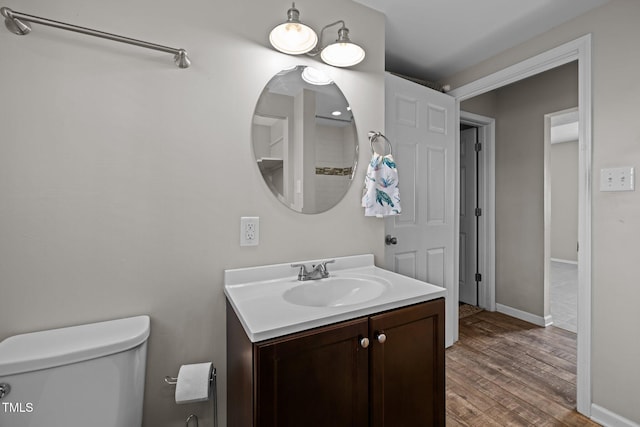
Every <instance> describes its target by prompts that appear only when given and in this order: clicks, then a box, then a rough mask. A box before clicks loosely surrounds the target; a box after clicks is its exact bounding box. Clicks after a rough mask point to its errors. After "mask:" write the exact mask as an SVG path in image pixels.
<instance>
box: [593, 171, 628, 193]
mask: <svg viewBox="0 0 640 427" xmlns="http://www.w3.org/2000/svg"><path fill="white" fill-rule="evenodd" d="M634 175H635V174H634V168H633V167H631V166H628V167H620V168H606V169H601V170H600V191H634V190H635V185H634Z"/></svg>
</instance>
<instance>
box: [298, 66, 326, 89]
mask: <svg viewBox="0 0 640 427" xmlns="http://www.w3.org/2000/svg"><path fill="white" fill-rule="evenodd" d="M302 80H304V81H305V82H307V83H309V84H311V85H316V86H324V85H328V84H331V83H333V80H331V78H330V77H329V76H328V75H326V74H325V73H323V72H322V71H320V70H318V69H316V68H313V67H305V68H304V70H302Z"/></svg>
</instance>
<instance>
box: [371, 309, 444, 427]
mask: <svg viewBox="0 0 640 427" xmlns="http://www.w3.org/2000/svg"><path fill="white" fill-rule="evenodd" d="M369 327H370V338H371V346H370V348H369V351H370V357H371V359H370V363H371V364H370V367H369V369H370V387H371V403H370V410H371V412H370V416H371V426H372V427H432V426H444V425H445V400H444V399H445V371H444V300H443V299H439V300H435V301H430V302H427V303H422V304H418V305H414V306H410V307H406V308H402V309H398V310H394V311H390V312H387V313H383V314H379V315H375V316H372V317H371V318H370V322H369ZM379 334H384V336H385V338H386V340H384V343H380V342H379V341H378V339H377V336H378V335H379Z"/></svg>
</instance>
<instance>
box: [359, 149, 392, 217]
mask: <svg viewBox="0 0 640 427" xmlns="http://www.w3.org/2000/svg"><path fill="white" fill-rule="evenodd" d="M362 206H363V207H364V215H365V216H377V217H383V216H388V215H399V214H400V212H401V211H402V209H401V208H400V191H399V190H398V170H397V169H396V163H395V162H394V161H393V157H392V156H391V154H387V155H386V156H382V155H380V154H377V153H374V154H373V157H372V158H371V162H370V163H369V167H368V168H367V176H366V177H365V179H364V192H363V196H362Z"/></svg>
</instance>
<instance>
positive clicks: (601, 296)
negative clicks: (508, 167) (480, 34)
mask: <svg viewBox="0 0 640 427" xmlns="http://www.w3.org/2000/svg"><path fill="white" fill-rule="evenodd" d="M639 16H640V2H638V1H637V0H612V1H611V2H609V3H607V4H606V5H605V6H602V7H600V8H597V9H594V10H593V11H591V12H588V13H586V14H584V15H582V16H580V17H578V18H576V19H574V20H572V21H569V22H568V23H566V24H563V25H560V26H558V27H556V28H554V29H552V30H550V31H548V32H547V33H545V34H543V35H541V36H539V37H536V38H534V39H532V40H531V41H529V42H526V43H524V44H522V45H520V46H517V47H516V48H513V49H511V50H508V51H506V52H504V53H502V54H500V55H497V56H496V57H494V58H492V59H490V60H488V61H486V62H483V63H481V64H478V65H477V66H474V67H472V68H470V69H468V70H466V71H464V72H462V73H460V74H458V75H456V76H452V77H451V78H448V79H446V83H449V84H451V85H452V87H459V86H461V85H463V84H465V83H469V82H472V81H475V80H477V79H478V78H480V77H483V76H486V75H489V74H491V73H493V72H496V71H498V70H501V69H504V68H505V67H507V66H509V65H513V64H515V63H517V62H519V61H522V60H524V59H526V58H529V57H531V56H533V55H536V54H539V53H541V52H544V51H546V50H549V49H551V48H553V47H556V46H558V45H560V44H562V43H566V42H569V41H571V40H575V39H577V38H578V37H581V36H583V35H585V34H587V33H591V34H592V42H593V48H592V64H593V86H592V87H593V169H592V171H591V172H592V177H593V178H594V180H595V182H594V185H593V194H592V196H593V199H592V210H593V211H592V214H593V218H592V246H593V247H592V249H593V252H592V289H593V295H592V298H593V307H592V331H591V336H592V339H591V345H592V359H591V369H592V375H591V381H592V387H593V401H594V403H595V404H596V405H599V406H601V407H603V408H606V409H608V410H610V411H613V412H614V413H617V414H619V415H621V416H623V417H625V418H627V419H629V420H632V421H634V422H635V423H640V405H639V404H638V389H637V387H638V384H640V369H639V368H638V360H640V341H638V340H637V339H630V337H636V336H637V335H638V331H637V327H638V325H640V310H638V308H637V301H639V300H640V287H639V286H638V285H637V283H638V279H637V278H638V276H640V262H639V258H638V251H637V250H636V249H635V248H636V246H637V240H638V235H640V192H638V191H637V190H636V191H634V192H625V193H601V192H600V191H599V186H598V178H599V176H600V169H602V168H606V167H616V166H636V167H638V165H640V130H639V128H638V126H637V125H636V123H637V102H638V99H640V85H638V75H640V56H638V55H635V54H634V53H633V52H635V51H636V50H637V41H638V39H639V38H640V26H638V17H639ZM615 88H619V90H615Z"/></svg>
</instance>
